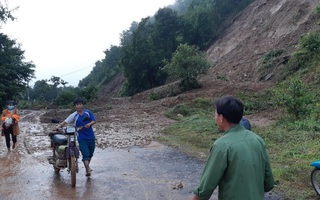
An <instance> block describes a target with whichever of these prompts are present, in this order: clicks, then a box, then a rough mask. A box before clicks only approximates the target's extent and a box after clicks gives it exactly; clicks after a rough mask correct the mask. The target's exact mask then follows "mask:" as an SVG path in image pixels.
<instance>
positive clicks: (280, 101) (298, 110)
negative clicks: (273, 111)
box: [274, 78, 315, 120]
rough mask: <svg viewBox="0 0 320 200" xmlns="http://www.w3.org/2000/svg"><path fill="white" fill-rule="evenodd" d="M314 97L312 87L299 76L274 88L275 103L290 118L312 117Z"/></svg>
mask: <svg viewBox="0 0 320 200" xmlns="http://www.w3.org/2000/svg"><path fill="white" fill-rule="evenodd" d="M314 99H315V97H314V96H313V95H312V94H311V92H310V89H309V88H308V87H307V86H306V85H305V84H304V83H303V82H302V81H301V80H300V79H299V78H290V79H288V80H287V81H284V82H283V83H281V84H279V85H278V86H277V87H276V88H275V89H274V102H275V105H277V106H279V107H280V108H283V109H284V111H285V113H286V114H287V117H288V118H289V119H293V120H299V119H302V118H303V117H310V114H311V111H312V106H313V100H314Z"/></svg>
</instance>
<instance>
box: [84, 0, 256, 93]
mask: <svg viewBox="0 0 320 200" xmlns="http://www.w3.org/2000/svg"><path fill="white" fill-rule="evenodd" d="M251 2H252V0H239V1H237V2H234V1H233V0H223V1H222V0H178V1H176V3H175V4H174V5H171V6H169V7H165V8H161V9H159V10H158V12H156V13H155V15H154V16H152V17H146V18H144V19H141V21H140V22H133V23H132V25H131V27H130V28H129V29H128V30H126V31H123V33H122V34H121V38H120V40H121V45H120V46H119V47H115V46H112V47H111V49H110V50H107V51H106V56H105V58H104V59H103V60H102V61H97V62H96V64H95V67H94V68H93V71H92V72H91V73H90V74H89V75H88V76H87V77H86V78H84V79H83V80H81V81H80V84H79V86H80V87H85V86H89V85H90V84H93V85H95V86H97V87H98V88H100V87H103V85H105V84H106V83H108V82H109V81H111V80H112V78H113V77H114V76H115V74H116V73H120V72H123V73H124V75H125V79H126V81H125V84H124V87H123V88H122V91H121V95H134V94H136V93H138V92H141V91H144V90H147V89H150V88H153V87H157V86H160V85H163V84H164V83H166V81H167V79H168V74H166V73H164V70H162V69H163V67H164V66H165V64H166V63H165V62H164V60H171V58H172V56H173V53H174V52H175V51H176V50H177V48H178V46H179V45H180V44H188V45H195V46H197V47H199V49H200V50H205V49H206V48H207V47H208V46H209V45H210V44H211V43H212V42H213V41H214V40H215V38H216V37H217V35H218V34H219V33H220V32H221V31H222V30H223V29H224V26H226V25H227V24H228V23H229V21H230V19H232V17H234V16H235V15H236V14H237V13H238V12H240V11H241V10H242V9H244V8H245V7H246V6H247V5H248V4H249V3H251ZM190 65H192V63H191V64H190ZM186 80H190V79H184V80H183V82H185V81H186ZM193 82H195V81H193ZM185 85H190V83H189V82H185ZM191 88H192V87H191Z"/></svg>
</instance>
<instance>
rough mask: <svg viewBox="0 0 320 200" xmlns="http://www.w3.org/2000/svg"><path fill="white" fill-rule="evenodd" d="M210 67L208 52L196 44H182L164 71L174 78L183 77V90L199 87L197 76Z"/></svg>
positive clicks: (181, 84)
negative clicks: (201, 49)
mask: <svg viewBox="0 0 320 200" xmlns="http://www.w3.org/2000/svg"><path fill="white" fill-rule="evenodd" d="M209 67H210V63H209V61H208V60H207V59H206V54H205V53H203V52H201V51H200V50H199V49H198V48H197V47H195V46H188V45H186V44H181V45H180V46H179V47H178V49H177V50H176V51H175V52H174V54H173V57H172V60H171V62H169V63H168V64H166V65H165V67H164V68H163V69H164V71H166V72H167V73H168V75H169V76H170V77H171V78H172V80H177V79H178V80H179V79H181V83H180V87H181V88H182V89H183V91H186V90H190V89H195V88H199V87H200V85H199V83H198V81H197V78H198V76H199V75H200V74H204V73H205V72H206V71H207V70H208V69H209Z"/></svg>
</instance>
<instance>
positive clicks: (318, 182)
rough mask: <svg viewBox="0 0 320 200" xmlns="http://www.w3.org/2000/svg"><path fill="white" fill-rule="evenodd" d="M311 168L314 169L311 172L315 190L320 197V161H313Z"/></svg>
mask: <svg viewBox="0 0 320 200" xmlns="http://www.w3.org/2000/svg"><path fill="white" fill-rule="evenodd" d="M310 166H312V167H314V169H313V170H312V171H311V183H312V187H313V189H314V190H315V191H316V193H317V194H318V195H319V196H320V160H316V161H313V162H312V163H310Z"/></svg>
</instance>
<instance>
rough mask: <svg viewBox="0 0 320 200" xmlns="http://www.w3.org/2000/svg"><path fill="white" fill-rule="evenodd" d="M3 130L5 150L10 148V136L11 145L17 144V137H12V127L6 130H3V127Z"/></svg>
mask: <svg viewBox="0 0 320 200" xmlns="http://www.w3.org/2000/svg"><path fill="white" fill-rule="evenodd" d="M3 128H4V130H3V132H4V136H5V138H6V145H7V148H10V135H11V137H12V142H13V143H16V142H17V136H16V135H13V130H12V125H11V126H9V127H8V128H5V127H3Z"/></svg>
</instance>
